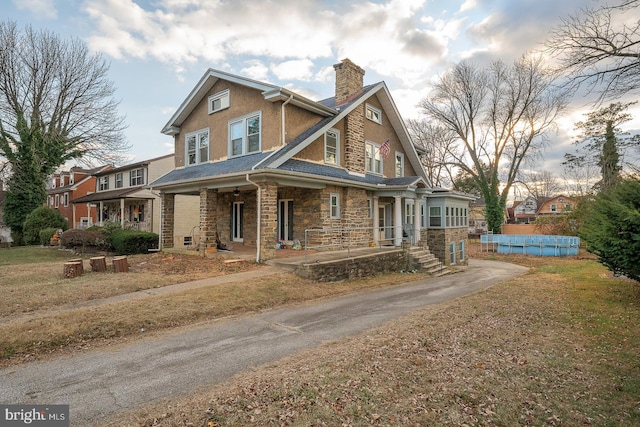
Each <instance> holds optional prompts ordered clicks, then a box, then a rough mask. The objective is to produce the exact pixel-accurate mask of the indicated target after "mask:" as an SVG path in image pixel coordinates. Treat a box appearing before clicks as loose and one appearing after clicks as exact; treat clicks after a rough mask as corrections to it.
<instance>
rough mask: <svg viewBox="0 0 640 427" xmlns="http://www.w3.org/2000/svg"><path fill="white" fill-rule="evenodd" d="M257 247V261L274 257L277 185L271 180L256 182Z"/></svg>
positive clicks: (276, 235)
mask: <svg viewBox="0 0 640 427" xmlns="http://www.w3.org/2000/svg"><path fill="white" fill-rule="evenodd" d="M258 194H259V195H258V203H259V210H258V215H259V217H258V245H260V247H259V248H258V250H259V251H260V252H259V261H260V262H264V261H267V260H269V259H273V258H275V257H276V242H277V240H278V186H277V184H274V183H271V182H261V183H258Z"/></svg>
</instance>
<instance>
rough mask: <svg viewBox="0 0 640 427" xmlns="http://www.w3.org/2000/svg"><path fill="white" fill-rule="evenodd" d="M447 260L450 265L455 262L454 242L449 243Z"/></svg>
mask: <svg viewBox="0 0 640 427" xmlns="http://www.w3.org/2000/svg"><path fill="white" fill-rule="evenodd" d="M449 257H450V258H449V261H450V262H451V265H454V264H455V263H456V242H451V243H449Z"/></svg>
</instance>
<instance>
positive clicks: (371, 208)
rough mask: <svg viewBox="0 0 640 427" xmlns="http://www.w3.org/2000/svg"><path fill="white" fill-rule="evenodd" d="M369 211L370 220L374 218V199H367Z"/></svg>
mask: <svg viewBox="0 0 640 427" xmlns="http://www.w3.org/2000/svg"><path fill="white" fill-rule="evenodd" d="M367 211H368V212H369V218H373V199H372V198H371V197H369V198H368V199H367Z"/></svg>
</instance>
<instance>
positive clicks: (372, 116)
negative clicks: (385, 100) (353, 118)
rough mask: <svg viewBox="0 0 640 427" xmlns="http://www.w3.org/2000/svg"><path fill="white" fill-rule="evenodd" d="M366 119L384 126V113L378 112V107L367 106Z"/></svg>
mask: <svg viewBox="0 0 640 427" xmlns="http://www.w3.org/2000/svg"><path fill="white" fill-rule="evenodd" d="M365 117H366V118H367V119H369V120H371V121H372V122H376V123H378V124H382V111H380V110H378V109H377V108H376V107H374V106H372V105H369V104H367V105H366V107H365Z"/></svg>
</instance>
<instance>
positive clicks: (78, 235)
mask: <svg viewBox="0 0 640 427" xmlns="http://www.w3.org/2000/svg"><path fill="white" fill-rule="evenodd" d="M60 244H61V245H62V246H64V247H65V248H72V249H75V248H79V247H83V248H85V247H87V246H91V247H95V248H96V249H99V250H105V251H108V250H111V244H110V243H109V241H108V240H107V237H106V235H105V233H104V231H103V230H101V229H100V227H96V228H94V227H91V228H88V229H86V230H77V229H73V230H67V231H65V232H64V233H62V237H61V238H60Z"/></svg>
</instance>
